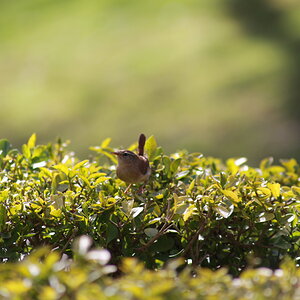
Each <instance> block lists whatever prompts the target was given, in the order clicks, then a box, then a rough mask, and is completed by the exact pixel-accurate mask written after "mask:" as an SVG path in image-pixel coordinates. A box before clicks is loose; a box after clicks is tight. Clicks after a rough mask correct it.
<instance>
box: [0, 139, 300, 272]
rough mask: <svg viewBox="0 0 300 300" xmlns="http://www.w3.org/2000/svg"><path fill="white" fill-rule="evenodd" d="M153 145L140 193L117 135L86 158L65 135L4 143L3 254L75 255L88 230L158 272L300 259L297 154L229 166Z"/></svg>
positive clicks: (0, 148) (114, 251)
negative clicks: (174, 264) (119, 170)
mask: <svg viewBox="0 0 300 300" xmlns="http://www.w3.org/2000/svg"><path fill="white" fill-rule="evenodd" d="M135 148H136V145H135V144H134V145H132V146H131V147H130V149H131V150H134V149H135ZM145 148H146V152H147V153H148V156H149V158H150V160H151V167H152V176H151V178H150V180H149V183H148V184H147V185H146V187H145V188H144V191H143V193H141V194H139V193H138V192H137V191H138V187H133V188H132V189H131V192H130V193H128V194H124V190H125V188H126V186H125V183H123V182H122V181H120V180H119V179H116V178H115V163H116V161H115V158H114V157H113V156H112V155H111V154H110V152H111V151H112V150H113V148H111V147H110V140H109V139H106V140H105V141H104V142H103V143H102V144H101V145H100V146H97V147H92V148H91V150H93V151H94V153H96V155H95V157H94V158H92V159H90V160H84V161H79V160H78V159H77V158H76V157H75V156H74V154H73V153H72V152H69V151H67V150H66V144H64V143H62V142H61V141H58V142H57V143H55V144H53V145H52V144H48V145H37V144H36V136H35V134H33V135H32V136H31V137H30V139H29V141H28V143H27V144H25V145H23V147H22V151H21V152H20V151H18V150H16V149H12V148H11V146H10V144H9V143H8V141H6V140H2V141H0V167H1V172H0V187H1V188H0V232H1V236H0V257H1V260H2V261H3V262H7V261H17V260H20V259H23V258H24V256H26V255H28V254H29V253H30V252H32V250H34V249H37V248H38V247H40V246H48V247H50V248H51V249H52V250H59V251H60V252H61V253H65V254H67V255H68V256H69V257H73V251H72V247H71V245H72V241H73V240H74V239H75V238H76V237H77V236H80V235H88V236H90V237H91V238H92V239H93V241H94V244H95V245H96V246H97V247H101V248H106V249H108V250H109V252H110V253H111V263H112V264H114V265H116V266H118V268H119V267H120V265H121V261H122V258H124V257H136V258H138V259H139V260H140V261H142V262H144V263H145V266H146V267H147V268H148V269H153V270H155V269H160V268H162V267H163V266H164V265H165V264H166V262H168V261H169V260H170V259H173V258H182V259H183V260H184V263H185V264H187V265H191V267H194V268H197V267H198V266H201V267H206V268H208V269H211V270H217V269H219V268H221V267H227V268H228V270H229V273H230V274H233V275H238V274H240V272H241V271H242V270H243V269H244V268H245V267H247V266H250V267H251V266H261V267H269V268H272V269H276V268H278V267H279V264H280V262H281V260H282V258H283V257H284V256H286V255H288V256H290V257H291V258H292V259H293V260H294V261H295V262H296V265H297V264H298V261H297V259H298V257H299V239H300V226H299V222H298V218H299V208H300V206H299V200H300V188H299V173H300V169H299V164H298V163H297V161H296V160H294V159H290V160H285V161H281V164H280V165H273V164H272V159H271V158H267V159H264V160H263V161H262V162H261V164H260V167H259V168H252V167H249V166H247V165H246V164H245V162H246V159H244V158H237V159H234V158H231V159H228V160H227V161H226V163H225V164H224V163H223V162H222V161H221V160H219V159H216V158H211V157H204V156H203V155H201V154H200V153H188V152H186V151H180V152H177V153H174V154H171V155H170V156H169V155H165V154H164V152H163V149H162V148H160V147H158V146H157V143H156V141H155V139H154V137H150V138H149V139H148V140H147V142H146V146H145ZM119 272H120V270H119ZM145 272H146V271H145ZM149 272H150V271H149ZM207 272H208V271H207ZM213 274H215V273H213ZM216 274H218V273H216Z"/></svg>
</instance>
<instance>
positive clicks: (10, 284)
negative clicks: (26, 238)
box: [0, 236, 300, 300]
mask: <svg viewBox="0 0 300 300" xmlns="http://www.w3.org/2000/svg"><path fill="white" fill-rule="evenodd" d="M91 243H92V240H91V239H90V238H88V237H87V236H83V237H81V238H80V239H79V240H78V241H77V242H76V243H75V246H74V251H73V253H74V258H73V259H72V260H71V259H69V258H67V257H66V256H63V257H62V258H60V255H59V253H58V252H56V251H54V252H53V251H50V250H49V249H47V248H42V249H40V250H38V251H35V252H33V253H32V254H31V255H29V256H28V257H26V258H25V259H24V260H23V261H22V262H20V263H7V264H0V297H1V299H9V300H24V299H26V300H27V299H40V300H57V299H64V300H67V299H70V300H92V299H111V300H124V299H128V300H130V299H132V300H137V299H139V300H177V299H178V300H185V299H186V300H201V299H229V300H230V299H241V300H247V299H249V300H252V299H270V300H274V299H280V300H289V299H299V297H300V269H297V268H296V267H295V264H294V262H292V261H291V260H285V262H284V263H283V264H282V266H281V268H280V269H277V270H276V271H271V270H270V269H267V268H259V269H249V270H247V271H244V272H243V273H242V274H241V275H240V277H239V278H232V277H231V276H230V275H229V274H228V273H227V271H226V270H225V269H220V270H218V271H211V270H209V269H205V268H199V267H197V268H195V269H193V270H192V269H191V268H190V267H187V268H185V269H184V270H183V271H181V272H179V273H178V267H179V266H180V265H181V264H182V261H181V260H178V259H177V260H172V261H170V262H169V263H168V264H167V265H166V266H165V268H164V269H162V270H160V271H153V270H149V269H146V268H145V267H144V265H143V263H141V262H138V261H137V260H136V259H134V258H124V259H123V260H122V264H121V266H120V269H121V271H122V276H117V277H115V278H114V277H113V276H111V275H110V274H113V273H114V272H115V271H116V268H115V267H114V266H112V265H109V264H107V263H108V261H109V259H110V254H109V252H108V251H107V250H103V249H102V250H101V249H90V245H91Z"/></svg>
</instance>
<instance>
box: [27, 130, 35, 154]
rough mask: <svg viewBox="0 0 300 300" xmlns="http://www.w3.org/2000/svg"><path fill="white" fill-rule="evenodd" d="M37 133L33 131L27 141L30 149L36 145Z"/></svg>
mask: <svg viewBox="0 0 300 300" xmlns="http://www.w3.org/2000/svg"><path fill="white" fill-rule="evenodd" d="M35 142H36V134H35V133H33V134H32V135H31V137H30V138H29V140H28V142H27V146H28V149H29V150H31V149H33V148H34V147H35Z"/></svg>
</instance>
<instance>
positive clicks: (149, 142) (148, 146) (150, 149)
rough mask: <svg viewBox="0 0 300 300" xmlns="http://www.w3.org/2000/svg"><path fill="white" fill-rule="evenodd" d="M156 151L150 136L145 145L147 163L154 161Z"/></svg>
mask: <svg viewBox="0 0 300 300" xmlns="http://www.w3.org/2000/svg"><path fill="white" fill-rule="evenodd" d="M156 149H157V143H156V140H155V138H154V136H153V135H151V136H150V137H149V138H148V139H147V140H146V143H145V152H146V153H147V155H148V159H149V161H152V160H153V159H154V156H155V153H156Z"/></svg>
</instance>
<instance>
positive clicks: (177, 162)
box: [170, 158, 181, 174]
mask: <svg viewBox="0 0 300 300" xmlns="http://www.w3.org/2000/svg"><path fill="white" fill-rule="evenodd" d="M180 162H181V158H177V159H175V160H173V161H172V162H171V165H170V170H171V172H172V173H173V174H174V173H175V172H176V171H177V169H178V167H179V165H180Z"/></svg>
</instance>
